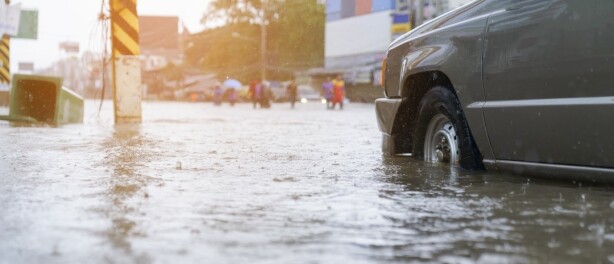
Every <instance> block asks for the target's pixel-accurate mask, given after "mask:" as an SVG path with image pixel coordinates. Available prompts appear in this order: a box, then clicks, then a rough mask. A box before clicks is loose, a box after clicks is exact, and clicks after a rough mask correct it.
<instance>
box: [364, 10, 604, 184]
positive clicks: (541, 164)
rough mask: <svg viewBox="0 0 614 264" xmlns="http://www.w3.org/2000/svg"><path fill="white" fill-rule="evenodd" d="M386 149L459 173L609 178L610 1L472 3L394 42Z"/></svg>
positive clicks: (384, 115) (382, 119) (385, 104)
mask: <svg viewBox="0 0 614 264" xmlns="http://www.w3.org/2000/svg"><path fill="white" fill-rule="evenodd" d="M383 82H384V88H385V95H386V98H383V99H378V100H377V101H376V109H377V117H378V123H379V128H380V130H381V131H382V134H383V140H382V149H383V151H384V152H385V153H387V154H397V153H412V154H413V156H415V157H420V158H424V159H425V160H427V161H431V162H440V163H450V164H452V165H457V166H460V167H462V168H465V169H482V168H484V167H485V168H486V169H489V170H504V171H512V172H516V173H523V174H539V175H546V176H556V177H566V176H567V177H573V178H578V179H593V180H594V179H596V178H601V179H610V180H612V179H614V1H613V0H476V1H473V2H471V3H469V4H467V5H465V6H463V7H460V8H458V9H455V10H453V11H450V12H448V13H446V14H444V15H442V16H440V17H438V18H436V19H433V20H431V21H429V22H427V23H425V24H423V25H421V26H420V27H418V28H416V29H414V30H412V31H410V32H409V33H407V34H406V35H404V36H402V37H400V38H399V39H397V40H395V41H394V42H393V43H392V44H391V45H390V47H389V49H388V53H387V55H386V60H385V61H384V65H383Z"/></svg>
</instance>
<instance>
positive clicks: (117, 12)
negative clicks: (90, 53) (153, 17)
mask: <svg viewBox="0 0 614 264" xmlns="http://www.w3.org/2000/svg"><path fill="white" fill-rule="evenodd" d="M111 23H112V25H111V30H112V34H111V35H112V36H113V56H114V57H117V56H121V55H133V56H134V55H139V54H140V53H141V51H140V47H139V16H138V14H137V11H136V0H111Z"/></svg>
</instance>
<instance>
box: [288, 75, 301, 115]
mask: <svg viewBox="0 0 614 264" xmlns="http://www.w3.org/2000/svg"><path fill="white" fill-rule="evenodd" d="M286 95H287V96H288V101H290V106H291V107H292V108H294V103H296V100H297V97H298V86H297V85H296V80H294V79H292V81H290V84H288V88H287V90H286Z"/></svg>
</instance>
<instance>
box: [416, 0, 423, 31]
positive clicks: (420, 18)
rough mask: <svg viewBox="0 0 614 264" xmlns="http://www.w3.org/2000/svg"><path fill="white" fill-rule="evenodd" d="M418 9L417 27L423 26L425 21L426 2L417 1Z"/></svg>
mask: <svg viewBox="0 0 614 264" xmlns="http://www.w3.org/2000/svg"><path fill="white" fill-rule="evenodd" d="M416 2H417V3H418V8H417V9H416V27H417V26H420V25H422V21H423V20H424V0H416Z"/></svg>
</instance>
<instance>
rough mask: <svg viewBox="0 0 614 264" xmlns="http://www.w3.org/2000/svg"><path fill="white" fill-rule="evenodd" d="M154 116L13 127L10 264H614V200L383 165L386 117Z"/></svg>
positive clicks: (320, 109)
mask: <svg viewBox="0 0 614 264" xmlns="http://www.w3.org/2000/svg"><path fill="white" fill-rule="evenodd" d="M143 107H144V112H143V115H144V121H143V123H142V124H141V125H125V126H113V125H112V118H111V115H112V109H111V105H110V104H109V102H106V103H105V107H103V111H102V113H101V114H100V115H99V116H98V115H96V113H97V104H96V102H93V101H90V102H87V103H86V112H87V113H86V122H85V124H83V125H67V126H63V127H59V128H49V127H15V126H11V125H9V124H7V123H0V263H186V262H191V263H406V262H442V263H474V262H482V263H608V262H609V263H614V191H613V190H612V189H608V188H605V187H599V186H587V185H586V184H584V185H582V184H578V183H574V182H552V181H543V180H538V179H528V178H527V177H522V176H514V175H503V174H496V173H487V172H464V171H457V170H450V169H449V168H446V167H439V166H434V165H430V164H426V163H424V162H421V161H417V160H414V159H411V158H407V157H394V158H385V157H382V155H381V153H380V136H379V132H378V130H377V127H376V121H375V114H374V109H373V105H368V104H365V105H363V104H350V105H348V106H347V107H346V109H345V110H343V111H339V110H336V111H330V110H325V109H324V106H323V105H320V104H302V105H298V106H297V108H296V109H294V110H291V109H289V105H286V104H284V105H273V108H272V109H268V110H253V109H252V108H251V105H247V104H244V105H238V106H235V107H234V108H231V107H229V106H227V105H224V106H222V107H214V106H212V105H210V104H188V103H144V106H143ZM3 111H5V112H6V109H4V110H3Z"/></svg>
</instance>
